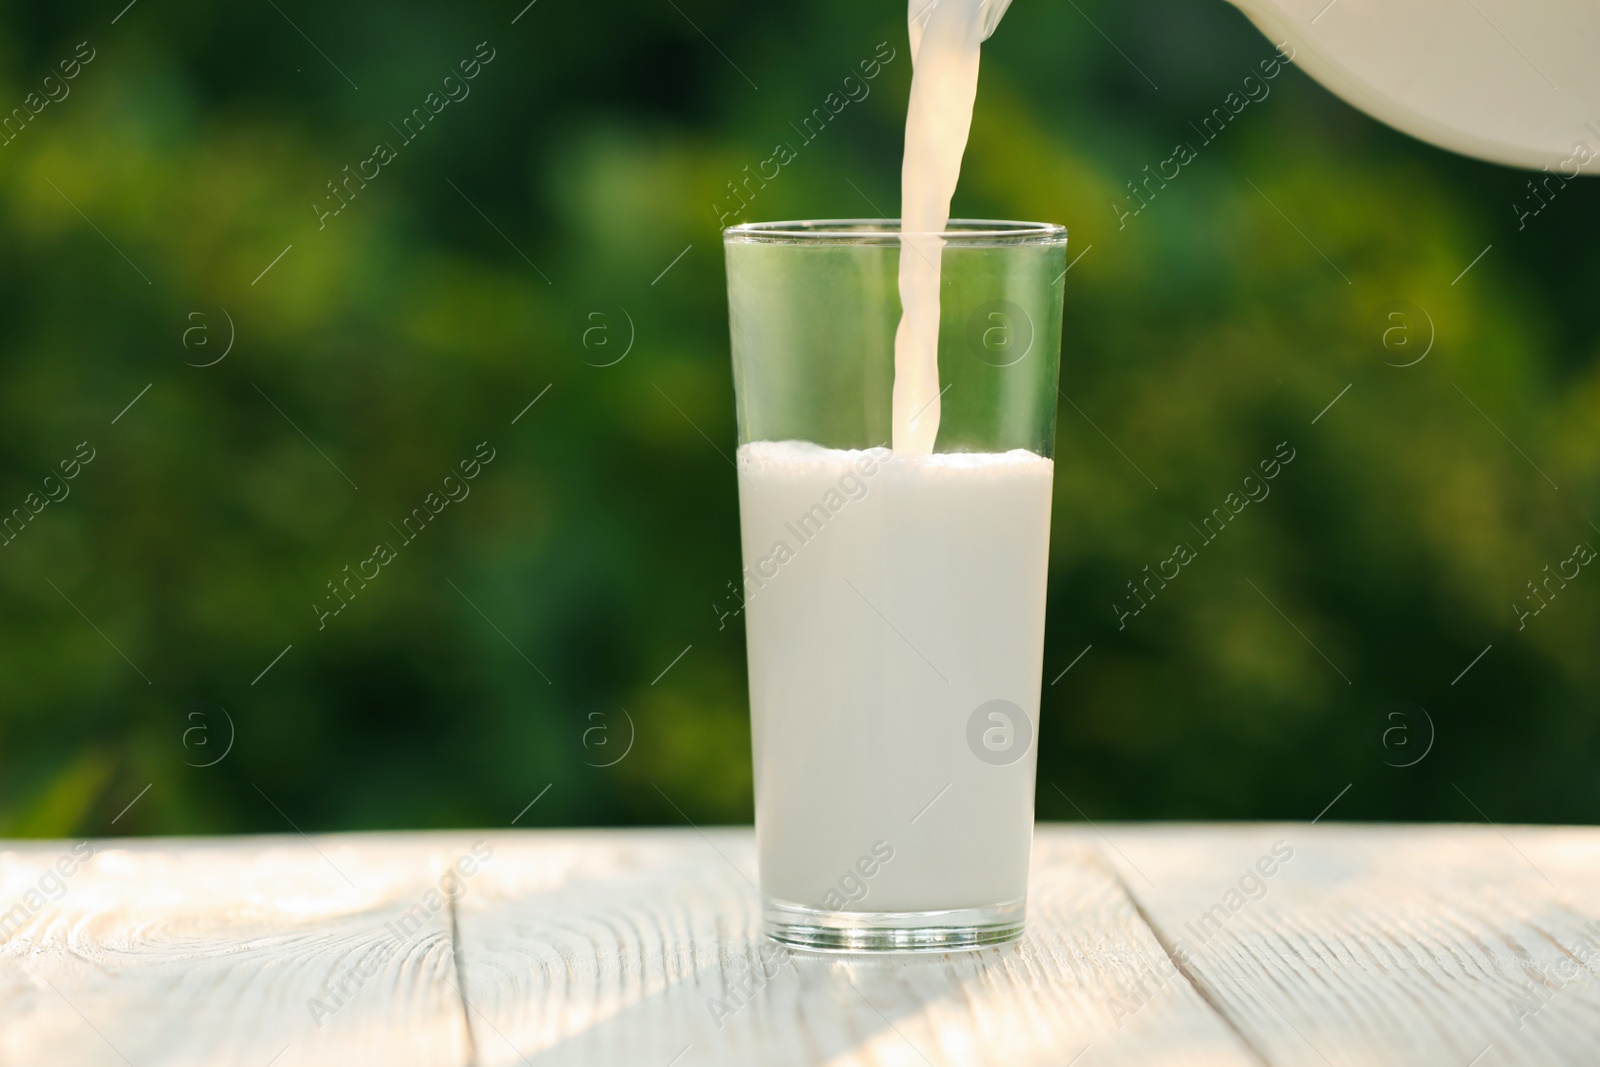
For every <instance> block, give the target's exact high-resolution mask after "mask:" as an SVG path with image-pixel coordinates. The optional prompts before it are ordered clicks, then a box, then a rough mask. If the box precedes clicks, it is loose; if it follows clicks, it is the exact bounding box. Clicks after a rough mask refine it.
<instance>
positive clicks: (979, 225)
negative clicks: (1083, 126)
mask: <svg viewBox="0 0 1600 1067" xmlns="http://www.w3.org/2000/svg"><path fill="white" fill-rule="evenodd" d="M938 236H939V237H941V238H943V239H944V241H945V243H946V244H954V245H962V244H986V245H987V244H1050V243H1054V242H1065V241H1066V239H1067V228H1066V227H1065V226H1061V225H1058V224H1056V223H1053V222H1017V221H1012V220H1006V219H951V220H950V222H949V223H948V224H947V225H946V227H945V229H943V230H941V231H939V233H938ZM900 237H901V229H900V220H899V219H805V220H798V221H792V222H741V223H739V224H738V225H736V226H729V227H728V228H727V229H725V230H723V231H722V240H723V242H724V243H726V244H769V243H770V244H889V243H898V242H899V240H900Z"/></svg>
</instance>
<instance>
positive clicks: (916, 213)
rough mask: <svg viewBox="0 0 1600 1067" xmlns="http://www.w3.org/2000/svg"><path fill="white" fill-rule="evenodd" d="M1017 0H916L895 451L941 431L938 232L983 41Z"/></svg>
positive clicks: (904, 177) (922, 451)
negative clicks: (1012, 2) (979, 47)
mask: <svg viewBox="0 0 1600 1067" xmlns="http://www.w3.org/2000/svg"><path fill="white" fill-rule="evenodd" d="M1010 2H1011V0H910V10H909V12H908V15H909V26H910V31H911V69H912V73H911V103H910V106H909V107H908V108H907V110H906V147H905V157H904V160H903V162H902V163H901V166H900V231H901V239H900V306H901V309H902V310H901V315H900V328H899V329H898V330H897V331H896V332H895V337H894V413H893V426H894V439H893V442H892V443H893V444H894V450H895V451H896V452H905V453H907V454H910V455H913V456H926V455H928V454H929V453H930V452H932V451H933V441H934V438H935V437H937V436H938V434H939V259H940V254H941V253H942V252H943V250H944V241H943V239H941V238H940V237H939V236H938V235H939V234H940V233H941V232H942V231H943V230H944V228H945V227H946V226H948V225H949V224H950V198H951V197H952V196H954V195H955V191H956V179H957V178H958V177H959V176H960V174H961V155H962V153H963V152H965V151H966V149H967V134H968V132H969V131H970V130H971V128H972V102H973V100H974V98H975V97H976V96H977V94H978V46H979V45H981V44H982V43H983V40H984V38H986V37H988V36H989V34H991V33H993V32H994V27H995V25H996V24H997V23H998V22H999V21H1000V16H1001V15H1003V14H1004V13H1005V9H1006V7H1007V6H1008V5H1009V4H1010Z"/></svg>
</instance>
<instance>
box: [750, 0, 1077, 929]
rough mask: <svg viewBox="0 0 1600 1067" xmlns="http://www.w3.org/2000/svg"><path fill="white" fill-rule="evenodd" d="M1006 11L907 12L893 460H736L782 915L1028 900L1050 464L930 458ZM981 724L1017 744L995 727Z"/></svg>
mask: <svg viewBox="0 0 1600 1067" xmlns="http://www.w3.org/2000/svg"><path fill="white" fill-rule="evenodd" d="M1008 2H1009V0H993V2H991V3H987V4H986V3H982V2H980V0H937V2H935V3H932V4H930V3H929V2H928V0H911V4H910V12H909V18H910V32H911V52H912V57H913V63H914V65H915V69H914V73H913V78H912V88H911V106H910V111H909V114H908V116H907V120H906V154H905V163H904V171H903V175H902V182H903V203H902V214H903V216H904V221H903V225H902V230H903V232H902V250H901V255H900V264H899V267H900V293H901V301H902V306H903V309H904V314H903V318H902V320H901V323H900V326H899V330H898V333H897V335H896V338H895V378H894V396H893V411H892V419H893V445H894V447H893V450H892V451H891V450H889V449H886V448H873V449H867V450H864V451H845V450H839V449H831V448H823V447H821V446H819V445H816V444H812V443H810V442H805V441H754V442H750V443H748V444H745V445H743V446H742V447H741V448H740V449H739V456H738V465H739V469H740V473H741V478H740V485H739V512H740V530H741V535H742V540H743V545H742V548H743V552H744V560H745V592H746V612H745V626H746V635H747V641H748V648H749V661H750V698H751V712H752V715H751V724H752V731H753V738H752V740H753V749H754V755H755V792H756V833H757V839H758V847H759V852H760V862H761V883H762V889H763V891H764V892H765V894H766V896H767V897H768V898H769V900H771V901H773V902H774V903H777V904H779V905H780V906H781V905H785V904H787V905H794V906H798V907H800V908H812V909H822V910H827V911H857V912H930V911H944V910H950V909H961V908H983V907H990V906H993V905H997V904H1002V903H1015V902H1020V901H1021V900H1022V899H1023V898H1024V897H1025V895H1026V893H1027V880H1028V860H1029V854H1030V852H1031V848H1032V838H1033V792H1034V763H1035V751H1036V745H1035V744H1033V739H1036V738H1037V737H1038V708H1039V690H1040V662H1041V657H1042V652H1043V645H1044V606H1045V577H1046V570H1047V562H1048V555H1049V537H1050V487H1051V481H1052V475H1053V465H1052V464H1051V461H1050V460H1048V459H1046V458H1044V457H1042V456H1038V455H1035V454H1034V453H1032V452H1028V451H1024V450H1021V449H1018V450H1014V451H1011V452H1005V453H977V454H972V453H967V454H939V453H934V451H933V446H934V438H935V437H936V436H937V434H938V429H939V369H938V336H939V283H940V278H939V269H938V265H939V262H940V257H941V252H942V250H943V246H944V242H943V240H941V239H940V238H939V237H938V234H939V233H940V232H941V231H943V230H944V229H945V227H946V225H947V224H948V221H949V220H948V216H949V212H950V199H951V195H952V194H953V192H954V191H955V183H956V177H957V174H958V172H959V171H960V166H961V155H962V151H963V150H964V148H965V146H966V141H967V131H968V127H969V126H970V124H971V119H972V104H973V97H974V94H975V92H976V89H977V77H978V46H979V44H980V43H981V42H982V40H983V39H984V38H985V37H986V36H987V35H988V32H989V31H991V30H992V29H993V28H994V24H995V23H996V22H998V20H999V17H1000V15H1001V13H1003V12H1004V10H1005V7H1006V4H1007V3H1008ZM862 358H863V359H867V358H870V353H867V352H863V353H862ZM994 701H1004V702H1007V703H1006V704H1004V705H1000V706H1002V707H1009V708H1012V709H1013V711H1014V717H1016V718H1018V719H1019V721H1016V722H1012V723H1010V724H1009V728H1003V727H1004V726H1005V725H1006V724H1004V722H1003V720H1001V719H993V718H991V717H990V716H989V714H988V712H989V710H990V709H991V708H992V706H993V705H992V704H991V702H994ZM975 731H976V732H975ZM974 738H980V739H979V740H974ZM996 745H1000V746H1001V747H1000V748H999V749H998V750H997V748H996ZM1005 745H1014V747H1013V748H1010V749H1006V748H1005V747H1004V746H1005ZM886 856H887V857H888V858H885V857H886ZM929 921H930V922H931V921H934V920H932V919H930V920H929Z"/></svg>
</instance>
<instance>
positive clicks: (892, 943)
mask: <svg viewBox="0 0 1600 1067" xmlns="http://www.w3.org/2000/svg"><path fill="white" fill-rule="evenodd" d="M1026 904H1027V902H1026V901H1025V900H1013V901H1008V902H1007V903H1004V904H994V905H991V906H989V907H983V908H952V909H950V910H947V911H828V910H826V909H823V908H808V907H805V906H803V905H800V904H790V903H787V902H785V901H779V900H772V899H770V898H769V899H767V900H765V901H764V902H763V905H762V915H761V920H762V927H763V929H764V930H765V932H766V935H767V936H768V937H770V938H771V939H772V940H774V941H776V942H778V943H779V944H782V945H789V946H791V947H793V948H803V949H810V950H813V951H818V952H949V951H952V950H955V949H974V948H984V947H986V946H989V945H1001V944H1004V943H1006V942H1007V941H1015V940H1016V939H1017V938H1019V937H1021V936H1022V930H1023V920H1024V913H1025V910H1026Z"/></svg>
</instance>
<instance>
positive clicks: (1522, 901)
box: [1106, 824, 1600, 1067]
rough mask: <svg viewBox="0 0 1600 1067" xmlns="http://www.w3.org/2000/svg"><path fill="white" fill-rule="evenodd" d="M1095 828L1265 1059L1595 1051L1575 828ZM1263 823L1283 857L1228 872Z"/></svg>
mask: <svg viewBox="0 0 1600 1067" xmlns="http://www.w3.org/2000/svg"><path fill="white" fill-rule="evenodd" d="M1106 832H1107V835H1108V837H1109V839H1110V842H1111V843H1113V844H1114V845H1115V847H1114V848H1109V847H1108V849H1107V852H1108V854H1109V855H1110V857H1111V860H1112V862H1113V863H1114V864H1115V865H1116V866H1117V867H1118V869H1119V870H1121V871H1123V872H1124V876H1125V878H1126V879H1127V881H1128V884H1129V885H1130V887H1131V888H1132V890H1133V892H1134V894H1135V896H1136V897H1137V898H1138V899H1139V900H1140V903H1141V906H1142V907H1143V910H1144V912H1145V915H1146V916H1147V917H1148V919H1149V920H1150V921H1151V923H1152V925H1153V926H1154V928H1155V929H1156V931H1157V932H1158V933H1159V935H1160V936H1161V939H1162V941H1163V943H1164V944H1165V945H1166V946H1167V947H1168V948H1169V949H1171V950H1173V951H1174V953H1176V954H1177V955H1178V956H1179V958H1180V959H1185V960H1186V962H1185V969H1186V970H1187V971H1188V973H1189V974H1190V975H1192V976H1193V978H1194V980H1195V982H1196V984H1197V985H1198V986H1199V988H1200V989H1201V990H1202V991H1203V992H1205V994H1206V996H1207V997H1208V999H1209V1000H1210V1001H1211V1002H1212V1003H1213V1004H1215V1005H1216V1006H1217V1007H1218V1009H1219V1010H1220V1011H1221V1012H1222V1013H1223V1014H1225V1015H1226V1016H1227V1017H1228V1018H1229V1020H1230V1021H1231V1022H1233V1024H1234V1025H1235V1026H1237V1027H1238V1028H1239V1030H1240V1031H1241V1032H1242V1033H1243V1034H1244V1035H1245V1036H1246V1038H1247V1039H1248V1040H1249V1041H1250V1043H1251V1045H1252V1046H1253V1047H1254V1048H1256V1049H1257V1050H1259V1052H1260V1054H1261V1055H1262V1056H1263V1057H1264V1058H1265V1059H1266V1060H1267V1061H1268V1062H1270V1063H1272V1064H1274V1065H1277V1064H1282V1065H1285V1067H1299V1065H1305V1067H1329V1065H1335V1067H1344V1065H1346V1064H1375V1065H1382V1064H1395V1065H1401V1064H1404V1065H1407V1067H1429V1065H1438V1067H1466V1065H1467V1064H1469V1063H1471V1064H1472V1065H1473V1067H1500V1065H1504V1064H1586V1065H1587V1064H1595V1063H1600V922H1596V920H1597V919H1600V833H1597V832H1596V831H1594V830H1592V829H1568V828H1557V827H1544V828H1532V827H1512V826H1506V827H1498V828H1496V827H1492V826H1488V825H1479V826H1434V827H1416V826H1411V827H1400V826H1371V825H1362V826H1341V825H1318V826H1306V825H1304V824H1292V825H1283V826H1239V827H1144V828H1129V827H1115V828H1113V827H1107V828H1106ZM1275 842H1281V843H1282V844H1281V845H1280V849H1281V848H1289V849H1292V850H1293V857H1292V859H1290V860H1289V861H1288V862H1287V863H1279V864H1277V865H1276V868H1277V869H1276V872H1275V873H1274V874H1273V875H1272V876H1271V877H1262V876H1260V872H1259V870H1257V879H1256V881H1258V882H1259V884H1260V887H1261V888H1260V889H1259V890H1258V889H1257V885H1256V881H1249V880H1246V882H1245V884H1244V886H1243V887H1241V884H1240V883H1241V879H1243V878H1245V876H1246V872H1249V871H1251V870H1253V869H1256V868H1255V864H1256V863H1257V862H1258V861H1259V860H1260V859H1261V857H1263V856H1270V855H1271V849H1272V846H1273V844H1274V843H1275ZM1267 866H1269V867H1271V866H1273V865H1272V864H1268V865H1267ZM1230 890H1234V891H1236V892H1237V894H1238V895H1237V896H1236V897H1233V898H1229V897H1228V893H1229V891H1230ZM1258 894H1259V899H1251V898H1252V897H1253V896H1256V895H1258ZM1234 903H1238V904H1239V905H1240V906H1239V907H1238V909H1237V910H1233V909H1232V907H1231V905H1232V904H1234ZM1219 905H1220V908H1221V910H1220V911H1219V910H1217V909H1218V907H1219ZM1207 916H1210V919H1209V921H1207V919H1206V917H1207ZM1185 952H1186V953H1187V956H1186V957H1185Z"/></svg>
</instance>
